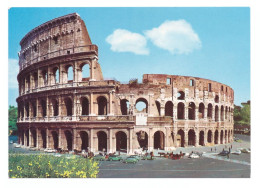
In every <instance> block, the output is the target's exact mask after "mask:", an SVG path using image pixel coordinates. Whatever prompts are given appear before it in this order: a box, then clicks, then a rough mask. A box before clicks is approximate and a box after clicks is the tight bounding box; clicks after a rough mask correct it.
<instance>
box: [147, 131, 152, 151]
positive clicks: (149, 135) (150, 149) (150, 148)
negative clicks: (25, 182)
mask: <svg viewBox="0 0 260 188" xmlns="http://www.w3.org/2000/svg"><path fill="white" fill-rule="evenodd" d="M148 150H149V151H150V152H151V151H153V135H152V128H149V132H148Z"/></svg>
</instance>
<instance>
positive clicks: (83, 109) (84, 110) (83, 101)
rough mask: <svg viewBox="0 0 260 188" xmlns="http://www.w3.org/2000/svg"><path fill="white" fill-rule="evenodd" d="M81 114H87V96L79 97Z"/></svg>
mask: <svg viewBox="0 0 260 188" xmlns="http://www.w3.org/2000/svg"><path fill="white" fill-rule="evenodd" d="M81 115H89V100H88V98H87V97H81Z"/></svg>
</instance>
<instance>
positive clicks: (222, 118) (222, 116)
mask: <svg viewBox="0 0 260 188" xmlns="http://www.w3.org/2000/svg"><path fill="white" fill-rule="evenodd" d="M220 119H221V121H224V106H223V105H221V108H220Z"/></svg>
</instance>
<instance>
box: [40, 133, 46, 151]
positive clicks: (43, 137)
mask: <svg viewBox="0 0 260 188" xmlns="http://www.w3.org/2000/svg"><path fill="white" fill-rule="evenodd" d="M41 139H42V148H46V146H47V142H46V130H41Z"/></svg>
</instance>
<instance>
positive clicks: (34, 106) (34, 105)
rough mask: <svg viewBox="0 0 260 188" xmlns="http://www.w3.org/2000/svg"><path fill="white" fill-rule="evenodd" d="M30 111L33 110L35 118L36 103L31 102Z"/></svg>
mask: <svg viewBox="0 0 260 188" xmlns="http://www.w3.org/2000/svg"><path fill="white" fill-rule="evenodd" d="M32 110H33V117H36V115H37V114H36V113H37V108H36V102H35V101H34V102H32Z"/></svg>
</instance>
